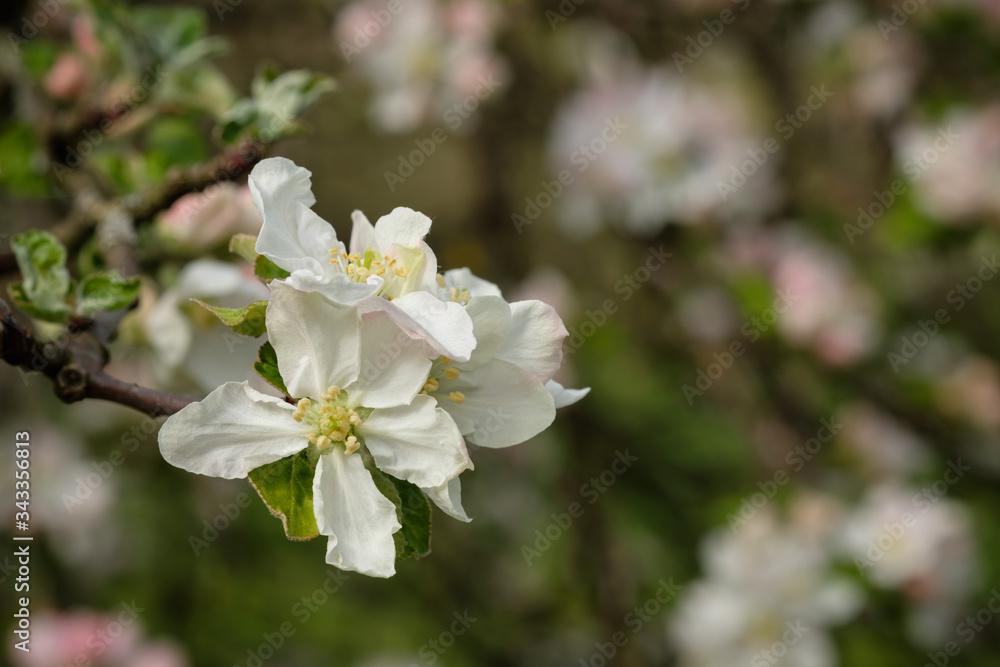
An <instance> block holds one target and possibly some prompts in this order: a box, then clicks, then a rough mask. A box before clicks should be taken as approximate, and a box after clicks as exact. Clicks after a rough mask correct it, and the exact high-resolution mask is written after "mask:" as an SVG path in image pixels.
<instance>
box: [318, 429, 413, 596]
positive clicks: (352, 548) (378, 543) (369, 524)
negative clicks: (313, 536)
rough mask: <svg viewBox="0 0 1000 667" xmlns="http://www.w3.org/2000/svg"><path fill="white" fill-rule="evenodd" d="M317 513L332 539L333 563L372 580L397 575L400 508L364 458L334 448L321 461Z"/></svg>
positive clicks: (329, 559)
mask: <svg viewBox="0 0 1000 667" xmlns="http://www.w3.org/2000/svg"><path fill="white" fill-rule="evenodd" d="M313 510H314V512H315V514H316V525H317V526H318V527H319V532H320V533H322V534H323V535H329V537H330V539H329V541H328V543H327V549H326V562H327V563H330V564H331V565H336V566H337V567H339V568H340V569H342V570H351V571H353V572H360V573H361V574H366V575H368V576H371V577H391V576H392V575H393V574H395V573H396V545H395V543H394V541H393V539H392V534H393V533H395V532H396V531H397V530H399V529H400V528H401V526H400V524H399V521H398V520H397V518H396V506H395V505H394V504H393V503H392V501H391V500H389V499H388V498H386V497H385V496H383V495H382V494H381V493H380V492H379V490H378V488H377V487H376V486H375V482H374V481H373V480H372V476H371V473H369V472H368V471H367V470H365V465H364V463H363V462H362V460H361V456H360V455H356V454H352V455H350V456H346V455H345V454H344V453H343V452H342V451H341V450H340V449H339V448H337V447H334V448H332V449H331V451H330V452H329V453H328V454H324V455H322V456H320V457H319V463H318V464H317V465H316V477H315V478H313Z"/></svg>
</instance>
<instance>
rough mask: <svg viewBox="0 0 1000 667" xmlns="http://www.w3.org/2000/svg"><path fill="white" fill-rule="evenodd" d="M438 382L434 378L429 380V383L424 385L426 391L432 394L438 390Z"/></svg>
mask: <svg viewBox="0 0 1000 667" xmlns="http://www.w3.org/2000/svg"><path fill="white" fill-rule="evenodd" d="M438 386H439V385H438V381H437V380H435V379H434V378H428V380H427V382H425V383H424V391H426V392H428V393H430V392H432V391H437V390H438Z"/></svg>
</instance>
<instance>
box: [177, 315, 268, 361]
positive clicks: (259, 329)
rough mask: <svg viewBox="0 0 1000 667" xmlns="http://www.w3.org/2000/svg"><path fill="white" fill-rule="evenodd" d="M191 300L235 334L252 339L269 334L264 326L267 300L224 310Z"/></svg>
mask: <svg viewBox="0 0 1000 667" xmlns="http://www.w3.org/2000/svg"><path fill="white" fill-rule="evenodd" d="M191 300H192V301H194V302H195V303H196V304H198V305H199V306H201V307H202V308H204V309H205V310H207V311H208V312H210V313H212V314H213V315H215V316H216V317H218V318H219V320H220V321H221V322H222V323H223V324H225V325H226V326H227V327H229V328H230V329H232V330H233V332H234V333H238V334H240V335H241V336H250V337H252V338H259V337H260V336H263V335H264V334H265V333H267V328H266V327H265V326H264V315H265V312H266V311H267V301H266V300H261V301H254V302H253V303H251V304H250V305H248V306H247V307H246V308H222V307H221V306H213V305H211V304H207V303H205V302H204V301H201V300H200V299H191ZM276 366H277V364H276Z"/></svg>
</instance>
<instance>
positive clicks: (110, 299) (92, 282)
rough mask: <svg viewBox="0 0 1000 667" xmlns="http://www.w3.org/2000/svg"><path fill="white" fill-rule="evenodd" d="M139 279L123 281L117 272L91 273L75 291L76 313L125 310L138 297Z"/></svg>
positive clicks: (91, 313) (90, 313) (85, 313)
mask: <svg viewBox="0 0 1000 667" xmlns="http://www.w3.org/2000/svg"><path fill="white" fill-rule="evenodd" d="M139 287H140V284H139V279H138V278H129V279H128V280H125V279H124V278H122V277H121V276H120V275H119V274H118V272H117V271H106V272H101V273H92V274H91V275H89V276H87V277H86V278H84V279H83V280H82V281H80V285H79V287H77V290H76V311H77V313H79V314H80V315H93V314H94V313H96V312H98V311H101V310H118V309H119V308H125V307H127V306H128V305H129V304H131V303H132V302H133V301H135V300H136V299H137V298H138V297H139Z"/></svg>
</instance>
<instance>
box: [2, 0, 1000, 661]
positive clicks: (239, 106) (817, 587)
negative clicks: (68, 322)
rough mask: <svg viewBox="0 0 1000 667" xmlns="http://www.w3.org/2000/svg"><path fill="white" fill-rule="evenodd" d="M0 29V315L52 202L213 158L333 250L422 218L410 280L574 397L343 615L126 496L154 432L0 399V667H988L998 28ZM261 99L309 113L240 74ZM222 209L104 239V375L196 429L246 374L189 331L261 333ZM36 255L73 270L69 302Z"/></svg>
mask: <svg viewBox="0 0 1000 667" xmlns="http://www.w3.org/2000/svg"><path fill="white" fill-rule="evenodd" d="M0 15H2V17H0V23H2V26H0V27H2V28H3V30H2V34H3V42H5V43H4V44H0V220H2V224H0V235H2V246H0V254H2V255H4V256H6V261H5V260H4V259H3V258H0V268H2V269H3V275H2V280H3V282H4V283H5V284H8V283H10V282H11V281H15V280H18V276H17V268H16V265H14V264H13V263H12V262H11V261H10V257H9V254H10V245H9V239H10V235H11V234H13V233H17V232H20V231H23V230H25V229H28V228H43V229H52V230H56V231H57V232H60V233H61V232H66V230H67V229H69V228H68V227H67V221H69V222H72V219H73V215H75V214H77V213H78V212H79V211H78V207H79V200H78V195H79V192H75V191H74V186H73V185H72V182H73V177H66V178H63V175H64V171H65V169H66V167H65V166H61V165H68V167H69V168H70V169H71V170H72V171H73V174H78V173H83V172H84V171H85V172H86V173H88V174H89V177H90V178H92V179H94V181H95V182H97V183H99V184H100V187H101V188H102V189H103V191H104V192H106V193H107V194H108V196H113V197H128V196H129V195H134V194H135V193H138V192H145V191H147V190H149V189H150V188H155V187H156V186H157V184H159V183H162V182H164V181H165V180H170V179H174V181H177V180H178V176H177V174H178V173H179V172H178V171H177V169H178V168H183V167H193V166H197V165H200V164H205V163H206V162H208V161H210V160H211V159H213V157H214V156H217V155H220V154H222V153H223V152H224V151H227V150H228V151H231V150H233V147H234V146H239V145H241V144H240V143H239V142H241V141H243V142H250V143H252V144H254V145H259V146H263V147H265V149H266V153H267V154H268V155H280V156H285V157H288V158H290V159H292V160H294V161H295V162H296V163H298V164H299V165H302V166H304V167H306V168H308V169H310V170H311V171H312V173H313V187H314V191H315V193H316V197H317V203H316V206H315V207H314V208H315V210H316V211H317V212H318V213H319V214H320V215H321V216H322V217H323V218H324V219H326V220H329V221H330V222H331V223H332V224H333V225H334V226H335V228H336V229H337V231H338V233H339V234H340V235H341V238H346V237H347V235H348V234H349V229H350V226H349V218H350V213H351V211H352V210H354V209H361V210H363V211H364V212H365V213H366V214H367V215H368V216H369V218H371V219H372V220H374V219H376V218H377V217H378V216H381V215H384V214H386V213H388V212H389V211H390V210H391V209H392V208H394V207H396V206H408V207H411V208H414V209H416V210H419V211H422V212H423V213H426V214H427V215H429V216H430V217H432V218H433V220H434V226H433V230H432V233H431V236H430V237H429V239H428V241H429V243H430V244H431V246H432V247H433V248H434V249H435V251H436V252H437V255H438V258H439V261H440V262H441V264H442V266H443V267H444V268H455V267H461V266H468V267H470V268H471V269H472V270H473V271H474V272H475V273H476V274H477V275H479V276H482V277H484V278H486V279H488V280H490V281H493V282H495V283H497V284H499V285H500V286H501V287H502V289H503V290H504V294H505V296H506V297H507V298H508V300H511V301H513V300H516V299H524V298H537V299H542V300H544V301H546V302H548V303H551V304H552V305H553V306H554V307H555V308H556V309H557V310H558V312H559V313H560V315H561V316H562V318H563V320H564V321H565V323H566V326H567V328H568V329H569V331H570V337H569V338H568V339H567V342H566V348H565V351H566V358H565V363H564V367H563V370H562V371H561V374H560V376H558V378H557V379H559V380H560V381H561V382H562V383H563V384H564V385H566V386H574V387H576V386H581V387H582V386H589V387H591V388H592V391H591V393H590V395H589V396H588V397H587V398H586V399H584V400H583V401H582V402H581V403H579V404H577V405H575V406H573V407H570V408H567V409H565V410H563V411H561V412H560V414H559V416H558V417H557V420H556V422H555V424H554V425H553V426H552V427H551V428H550V429H549V430H548V431H546V432H545V433H543V434H542V435H540V436H538V437H536V438H534V439H533V440H532V441H529V442H527V443H525V444H523V445H520V446H517V447H514V448H511V449H506V450H485V449H483V450H478V451H474V452H473V457H474V459H475V461H476V470H475V471H473V472H470V473H467V474H466V475H465V477H464V478H463V479H464V485H463V487H464V491H465V497H464V505H465V508H466V509H467V511H468V512H469V514H470V516H473V517H474V518H475V520H474V521H473V522H472V523H471V524H463V523H459V522H456V521H453V520H451V519H449V518H448V517H446V516H445V515H443V514H442V513H440V512H437V511H436V510H435V516H434V534H433V547H434V549H433V552H432V554H431V555H430V556H428V557H426V558H424V559H422V560H419V561H413V560H410V561H406V562H403V563H401V564H400V565H399V567H398V573H397V575H396V576H395V577H394V578H392V579H390V580H387V581H383V580H374V579H367V578H365V577H363V576H358V575H352V574H347V575H345V574H344V573H341V572H340V571H338V570H336V569H334V568H332V567H330V566H327V565H325V563H324V553H325V544H324V543H323V541H322V540H315V541H312V542H306V543H292V542H288V541H287V540H286V539H285V538H284V536H283V534H282V531H281V526H280V524H279V522H278V521H277V520H276V519H274V518H273V517H271V516H270V515H269V513H268V511H267V509H266V508H265V506H264V504H263V503H262V502H261V501H260V499H259V498H258V497H257V495H256V493H255V492H254V490H253V488H252V487H251V486H250V485H249V484H247V483H246V482H244V481H234V482H226V481H222V480H217V479H210V478H206V477H199V476H194V475H190V474H188V473H185V472H183V471H181V470H178V469H175V468H172V467H171V466H169V465H168V464H166V463H165V462H164V461H163V460H162V459H161V458H160V455H159V452H158V450H157V447H156V438H155V435H156V430H157V428H158V423H157V422H156V421H154V420H150V419H148V418H145V417H143V416H142V415H141V414H138V413H136V412H134V411H131V410H129V409H127V408H124V407H120V406H117V405H113V404H107V403H100V402H96V401H89V402H84V403H78V404H74V405H64V404H62V403H61V402H59V401H58V400H57V399H56V398H55V396H54V395H53V392H52V387H51V384H50V383H49V382H48V381H47V380H46V379H44V378H43V377H41V376H38V375H33V376H32V375H28V374H26V373H25V372H23V371H21V370H17V369H13V368H11V367H9V366H6V365H5V366H3V367H2V368H0V387H2V390H0V391H2V395H3V401H2V405H0V420H2V423H3V429H2V431H3V433H5V434H6V435H4V438H5V440H6V441H7V443H9V445H10V450H13V433H14V432H16V431H21V430H29V431H30V432H31V439H32V440H31V441H32V448H33V449H32V451H33V459H32V479H33V482H34V486H33V490H34V492H35V493H34V496H33V498H32V505H31V507H32V521H33V530H34V532H35V535H36V540H35V542H34V543H33V545H34V546H33V549H34V554H33V561H32V568H33V570H32V575H31V594H32V614H33V619H34V624H33V630H34V634H33V637H32V647H33V651H32V652H31V654H30V655H29V654H23V653H22V652H20V651H16V650H14V649H13V647H12V644H13V639H12V637H13V635H12V634H11V633H10V632H7V633H5V637H6V640H5V647H4V652H3V654H2V656H0V663H2V664H9V665H13V666H16V667H53V666H55V667H63V666H64V665H81V666H82V665H92V666H94V667H97V666H101V667H202V666H205V667H208V666H212V667H230V666H232V667H260V666H261V665H268V666H271V667H316V666H319V665H324V666H325V665H345V666H358V667H412V666H414V665H427V666H430V665H448V666H454V667H462V666H466V665H495V666H498V667H499V666H506V665H519V666H540V667H541V666H545V667H553V666H565V667H575V666H586V665H590V666H592V667H602V666H603V665H605V664H616V665H623V666H632V665H635V666H644V665H678V666H706V667H731V666H736V665H750V666H751V667H759V666H762V665H777V664H785V665H790V666H795V667H834V666H836V665H852V666H854V667H862V666H869V665H871V666H879V667H895V666H897V665H898V666H903V665H936V666H937V667H942V666H943V665H946V664H947V665H952V664H953V665H968V666H983V667H986V666H992V665H995V664H997V656H998V655H1000V632H998V624H1000V621H998V617H997V613H998V612H1000V560H998V559H997V558H996V554H997V553H1000V524H998V520H997V517H998V516H1000V486H998V477H1000V365H998V355H1000V343H998V340H1000V309H997V308H996V307H994V304H995V302H996V299H997V297H998V296H1000V285H998V284H994V281H993V280H992V279H993V278H994V276H996V274H997V272H998V270H1000V264H998V259H997V253H998V252H1000V227H998V226H997V222H998V221H1000V98H998V97H997V90H998V88H997V83H998V81H1000V78H998V77H1000V39H998V38H1000V7H998V6H997V5H996V3H993V2H989V1H988V0H952V1H948V2H944V1H939V0H919V1H918V0H903V1H901V2H900V1H897V2H889V1H888V0H886V1H884V2H874V3H861V2H852V1H849V0H830V1H821V0H816V1H802V0H786V1H781V0H739V1H738V2H730V1H729V0H671V1H670V2H666V1H664V2H638V1H631V0H626V1H617V2H611V1H610V0H562V2H559V3H557V2H549V3H540V2H539V3H535V2H529V1H520V0H512V1H510V2H489V1H487V0H453V1H446V0H389V2H386V1H385V0H370V1H369V0H356V1H355V2H350V3H342V2H333V1H328V2H323V1H308V0H291V1H286V2H280V3H279V2H266V1H265V0H212V1H211V2H210V1H208V0H205V1H203V2H194V3H186V4H184V5H181V4H178V3H168V2H163V3H147V4H124V5H123V4H115V3H109V2H77V1H75V0H70V1H65V0H44V1H41V2H7V3H6V4H5V5H4V7H3V9H2V10H0ZM150 67H151V68H152V69H149V68H150ZM293 70H309V71H310V72H311V73H312V74H309V75H308V76H307V79H308V81H307V82H306V83H302V82H301V81H300V82H299V83H297V84H295V85H292V84H291V83H288V81H289V80H286V79H274V78H273V76H274V74H272V73H270V72H287V71H293ZM303 76H306V75H305V74H303ZM309 77H312V78H309ZM323 77H329V78H330V79H332V80H333V81H334V82H335V86H336V88H335V90H332V91H331V92H329V93H328V94H325V95H322V96H321V95H320V93H322V92H324V90H325V88H326V87H327V86H326V84H325V83H322V82H323V81H325V79H324V78H323ZM274 81H282V82H284V83H283V84H282V85H284V84H288V86H287V88H288V89H287V90H285V89H283V88H281V86H278V85H270V86H269V82H271V83H273V82H274ZM293 89H294V90H293ZM290 91H291V92H290ZM313 93H315V94H313ZM265 120H266V121H267V122H264V121H265ZM104 121H107V122H106V124H103V125H102V123H103V122H104ZM74 155H75V157H74ZM81 165H83V166H82V167H81ZM78 167H80V169H79V170H78V169H77V168H78ZM180 180H181V182H183V178H181V179H180ZM222 180H223V181H224V182H220V183H217V184H210V185H209V184H208V183H201V184H200V185H198V186H197V189H200V188H202V187H204V186H205V185H209V187H208V188H206V189H205V190H204V192H203V193H201V194H195V193H192V194H190V195H188V196H185V197H181V198H180V199H178V198H177V197H178V196H179V195H180V194H183V192H182V191H183V189H184V188H183V187H182V188H181V189H180V190H178V191H176V192H174V193H173V195H171V196H170V197H167V198H164V199H162V201H161V203H162V204H163V206H162V207H154V208H153V210H148V211H146V212H145V213H144V214H143V215H142V216H139V217H137V221H136V222H137V230H138V240H137V242H136V244H137V247H138V249H139V252H140V254H139V269H140V270H141V273H142V276H143V291H142V296H141V302H140V306H139V307H138V308H137V309H136V310H135V311H134V312H133V313H131V314H130V315H129V316H128V318H127V319H126V320H125V321H124V322H123V323H122V326H121V329H120V333H119V338H118V340H117V341H116V343H115V344H114V346H113V348H112V363H111V365H110V366H109V372H112V373H113V374H115V375H116V376H118V377H121V378H124V379H127V380H130V381H137V382H140V383H142V384H145V385H148V386H155V387H159V388H163V389H167V390H171V391H175V392H180V393H185V394H187V395H190V396H196V397H197V396H203V395H204V394H206V393H207V392H208V391H210V390H211V389H212V388H213V387H215V386H217V385H218V384H220V383H221V382H223V381H224V380H227V379H243V378H245V377H247V375H248V373H251V371H250V368H249V363H250V361H252V359H253V358H254V356H255V354H256V347H257V345H256V344H254V343H253V342H252V341H249V340H242V339H240V338H239V337H237V338H233V336H232V335H228V334H227V330H226V329H225V328H223V327H221V326H218V325H213V323H212V321H210V318H208V317H206V314H205V313H204V312H198V311H196V310H194V309H193V308H192V307H191V304H190V303H189V301H188V300H189V299H190V298H192V297H201V298H207V299H210V300H212V301H213V302H214V303H219V304H222V305H240V304H245V303H247V302H249V301H250V300H253V299H255V298H260V297H259V296H258V295H259V293H260V290H261V289H262V287H261V285H260V284H259V283H258V282H257V281H256V280H255V279H253V278H252V276H250V275H249V272H248V271H247V269H246V267H245V264H243V263H242V260H240V259H239V258H238V257H237V256H236V255H234V254H232V253H230V252H228V250H227V242H228V239H229V237H230V236H232V235H233V234H234V233H238V232H245V233H256V230H257V229H259V225H260V219H259V217H258V216H257V214H256V211H255V210H254V208H253V206H252V204H251V203H250V201H249V195H248V193H247V191H246V188H245V183H246V177H245V175H243V176H239V177H237V178H234V179H232V180H230V179H222ZM191 187H192V188H194V187H195V186H194V185H193V184H192V185H191ZM75 198H76V199H75ZM61 238H64V239H65V240H66V242H67V244H68V245H69V246H70V251H71V252H70V263H71V266H72V267H77V268H79V270H81V271H82V270H84V268H85V267H93V266H96V265H97V264H99V263H100V261H101V258H100V253H99V252H98V250H99V248H98V245H99V242H98V241H96V240H94V239H93V238H84V237H79V235H77V236H73V235H72V234H68V235H66V236H63V237H61ZM998 283H1000V281H998ZM5 298H6V297H5ZM38 327H39V332H40V335H43V336H45V335H47V336H50V337H53V338H58V337H59V335H60V333H61V331H60V330H58V328H53V327H52V326H47V325H41V324H39V325H38ZM10 456H11V458H10V459H9V460H10V461H11V462H12V461H13V460H14V459H13V453H11V454H10ZM12 467H13V466H11V468H12ZM11 468H8V467H7V463H6V462H5V463H4V464H3V469H4V470H9V469H11ZM13 483H14V481H13V478H12V475H11V474H9V473H8V474H5V475H4V476H3V479H2V480H0V489H3V494H2V495H3V497H4V498H8V497H10V496H12V495H13ZM13 512H14V509H13V508H9V509H8V510H5V511H4V515H5V517H7V518H6V519H5V521H4V522H3V527H2V531H3V532H4V533H5V535H7V537H5V539H7V540H8V541H9V537H10V535H11V534H13V532H14V531H13V528H12V527H13V525H14V523H13ZM8 513H9V514H10V516H8ZM11 544H12V543H11ZM12 551H13V549H4V550H3V554H4V556H3V558H4V559H5V560H3V561H2V562H0V566H2V567H0V580H3V586H4V590H5V594H4V596H3V600H4V602H3V609H4V620H3V622H2V625H4V627H9V628H10V629H11V630H12V629H13V627H14V626H13V623H12V620H11V614H12V613H13V611H14V609H13V599H14V598H15V595H14V593H13V587H14V579H15V570H14V568H13V556H10V555H9V554H11V553H12ZM8 591H10V594H9V595H8V593H7V592H8ZM8 601H10V602H8Z"/></svg>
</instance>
